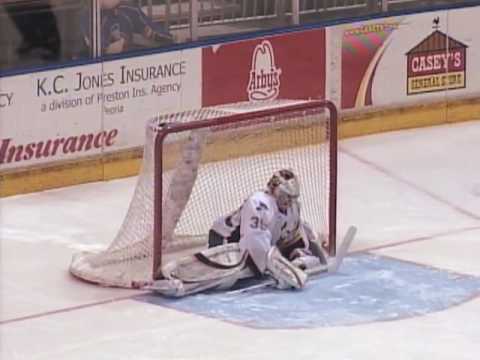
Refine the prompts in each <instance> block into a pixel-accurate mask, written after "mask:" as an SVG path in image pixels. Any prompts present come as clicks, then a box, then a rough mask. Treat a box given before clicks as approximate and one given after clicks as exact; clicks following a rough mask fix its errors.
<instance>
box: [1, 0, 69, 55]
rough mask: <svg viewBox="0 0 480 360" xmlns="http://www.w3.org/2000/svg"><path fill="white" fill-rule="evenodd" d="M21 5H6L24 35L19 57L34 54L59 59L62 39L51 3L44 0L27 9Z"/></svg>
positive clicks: (6, 9)
mask: <svg viewBox="0 0 480 360" xmlns="http://www.w3.org/2000/svg"><path fill="white" fill-rule="evenodd" d="M20 5H21V4H18V5H17V4H15V3H12V4H7V5H5V6H4V7H5V11H6V13H7V14H8V15H9V17H10V19H11V20H12V22H13V23H14V24H15V26H16V28H17V30H18V32H19V33H20V35H21V36H22V40H21V43H20V45H19V46H18V48H17V49H16V50H17V54H18V56H19V58H25V57H32V56H33V57H38V58H42V59H44V60H48V61H55V60H59V58H60V50H61V39H60V33H59V30H58V26H57V18H56V17H55V14H54V12H53V10H52V7H51V5H50V3H48V2H43V3H42V4H41V5H39V6H38V7H36V8H34V9H28V8H27V9H25V8H22V7H21V6H20Z"/></svg>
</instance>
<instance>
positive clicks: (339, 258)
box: [227, 226, 357, 295]
mask: <svg viewBox="0 0 480 360" xmlns="http://www.w3.org/2000/svg"><path fill="white" fill-rule="evenodd" d="M356 233H357V228H356V227H355V226H350V227H349V228H348V230H347V233H346V234H345V236H344V238H343V241H342V244H341V245H340V248H339V249H338V251H337V255H336V256H335V257H334V258H333V259H332V260H331V261H329V262H328V263H327V264H326V265H319V266H316V267H314V268H311V269H307V270H305V272H306V273H307V275H308V276H309V277H310V276H315V277H319V276H321V275H331V274H334V273H336V272H337V271H338V269H339V268H340V266H341V265H342V263H343V259H344V258H345V256H346V255H347V254H348V249H349V248H350V245H351V244H352V241H353V239H354V237H355V234H356ZM275 284H276V280H275V279H273V278H270V279H267V280H265V281H262V282H261V283H260V284H255V285H252V286H248V287H245V288H241V289H237V290H232V291H228V292H227V294H229V295H234V294H242V293H247V292H251V291H254V290H259V289H264V288H266V287H270V286H274V285H275Z"/></svg>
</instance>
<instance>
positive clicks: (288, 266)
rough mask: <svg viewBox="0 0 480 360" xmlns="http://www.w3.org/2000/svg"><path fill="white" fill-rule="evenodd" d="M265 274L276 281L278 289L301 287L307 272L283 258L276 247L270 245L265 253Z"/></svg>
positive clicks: (303, 284) (305, 280)
mask: <svg viewBox="0 0 480 360" xmlns="http://www.w3.org/2000/svg"><path fill="white" fill-rule="evenodd" d="M265 273H266V274H268V275H270V276H271V277H272V278H274V279H275V280H276V281H277V284H276V286H277V288H279V289H289V288H295V289H301V288H303V287H304V286H305V283H306V282H307V278H308V276H307V274H306V273H305V272H304V271H302V270H301V269H300V268H298V267H296V266H294V265H293V264H292V263H291V262H290V261H288V260H287V259H285V258H284V257H283V256H282V254H281V253H280V251H279V250H278V248H277V247H272V248H271V249H270V250H269V251H268V255H267V269H266V271H265Z"/></svg>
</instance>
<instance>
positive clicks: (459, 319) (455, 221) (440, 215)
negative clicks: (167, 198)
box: [0, 121, 480, 360]
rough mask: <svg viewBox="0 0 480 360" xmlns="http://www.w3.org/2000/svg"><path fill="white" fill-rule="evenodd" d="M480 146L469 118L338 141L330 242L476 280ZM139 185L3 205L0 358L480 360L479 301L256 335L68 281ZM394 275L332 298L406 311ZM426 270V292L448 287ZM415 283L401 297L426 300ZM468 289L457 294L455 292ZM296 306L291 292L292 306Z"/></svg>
mask: <svg viewBox="0 0 480 360" xmlns="http://www.w3.org/2000/svg"><path fill="white" fill-rule="evenodd" d="M479 139H480V122H479V121H475V122H468V123H462V124H455V125H445V126H438V127H433V128H424V129H417V130H408V131H401V132H392V133H388V134H381V135H373V136H366V137H362V138H356V139H350V140H346V141H342V142H341V144H340V148H341V150H340V151H341V153H340V158H339V166H340V168H339V172H340V176H339V199H338V205H339V217H338V220H339V224H338V225H339V229H338V232H339V234H343V233H344V232H345V231H346V229H347V227H348V226H349V225H350V224H355V225H356V226H357V227H358V234H357V236H358V238H357V239H356V240H355V243H354V245H353V250H355V251H357V252H358V251H362V250H368V249H374V250H372V251H371V252H370V253H369V254H371V255H366V254H364V253H356V257H357V256H359V258H358V259H361V258H362V257H363V256H374V255H381V258H382V259H383V258H384V256H387V257H392V258H394V259H398V260H402V263H404V261H408V262H412V266H414V267H415V266H418V267H420V268H422V267H423V268H425V267H426V268H427V269H428V268H429V267H434V268H438V269H439V270H442V269H443V270H448V271H449V272H452V273H454V274H458V275H459V276H462V277H463V279H467V277H468V279H470V280H472V281H473V282H472V283H473V284H475V281H476V279H478V277H480V261H479V254H480V201H479V196H478V191H477V190H476V189H478V187H479V184H480V179H479V177H480V162H479V161H478V154H479V151H478V149H479V143H478V141H479ZM134 185H135V179H133V178H132V179H125V180H115V181H110V182H106V183H95V184H87V185H81V186H74V187H70V188H64V189H57V190H52V191H45V192H40V193H36V194H30V195H22V196H15V197H10V198H6V199H2V200H0V206H1V207H0V211H1V214H0V216H1V218H0V221H1V223H0V225H1V227H0V237H1V242H0V246H1V249H0V250H1V253H0V254H1V262H0V267H1V268H0V270H1V271H0V321H1V322H2V323H1V324H0V358H1V359H2V360H11V359H22V360H23V359H25V360H27V359H28V360H54V359H62V360H64V359H67V360H76V359H78V360H80V359H81V360H85V359H95V360H96V359H112V360H113V359H115V360H123V359H142V360H143V359H152V360H153V359H155V360H159V359H192V360H193V359H195V360H197V359H222V360H234V359H255V360H257V359H277V360H283V359H285V360H287V359H288V360H291V359H321V358H325V359H329V360H334V359H343V360H345V359H355V360H363V359H365V360H367V359H368V360H371V359H389V360H397V359H398V360H405V359H419V360H420V359H421V360H424V359H435V360H439V359H444V360H447V359H448V360H452V359H455V360H467V359H472V360H473V359H475V360H476V359H478V356H479V354H480V317H479V316H480V315H479V314H480V298H479V297H478V296H473V297H472V298H471V299H470V300H469V301H465V300H468V299H464V298H462V299H461V301H459V302H457V303H455V304H456V305H455V306H451V305H453V303H451V302H448V299H451V293H449V292H448V293H445V294H444V297H443V298H442V294H435V295H436V296H437V300H436V301H438V304H440V305H442V304H443V305H444V306H440V307H439V308H438V309H436V310H435V311H433V312H428V311H419V312H418V314H414V315H413V316H406V317H402V318H401V319H400V318H396V319H395V314H394V313H392V314H390V315H391V317H392V318H393V320H391V321H381V322H378V321H375V318H373V319H371V321H359V322H351V323H350V324H347V322H345V323H343V324H341V323H338V322H337V323H336V325H335V326H331V324H323V325H322V326H312V327H310V328H308V329H298V328H290V329H288V326H284V327H282V326H278V327H277V328H276V329H258V328H251V327H246V326H243V325H241V324H238V323H232V322H226V321H223V320H221V319H218V318H214V317H208V316H207V315H208V314H207V315H206V314H203V315H198V314H193V313H189V312H185V311H184V310H182V311H179V310H178V309H173V308H169V307H163V306H159V305H155V304H150V303H147V302H144V301H140V299H139V297H138V296H139V294H140V297H142V295H141V292H138V291H129V290H118V289H109V288H101V287H97V286H94V285H90V284H87V283H83V282H80V281H78V280H76V279H73V278H72V277H71V276H70V275H69V274H68V272H67V269H68V265H69V262H70V258H71V254H72V253H73V252H75V251H78V250H79V249H86V248H88V249H95V248H100V247H102V246H106V245H107V244H108V243H109V242H110V241H111V240H112V239H113V237H114V236H115V233H116V231H117V229H118V227H119V225H120V224H121V222H122V220H123V217H124V216H125V212H126V210H127V207H128V202H129V199H130V197H131V194H132V192H133V187H134ZM356 257H355V258H356ZM353 259H354V257H352V258H351V259H350V265H352V263H351V261H353ZM347 265H348V263H347ZM378 265H379V266H380V265H381V262H379V263H378ZM365 268H366V267H365ZM394 270H395V268H394V267H392V269H390V270H389V269H388V267H386V268H385V269H383V270H379V271H380V272H378V273H377V275H378V274H383V276H384V278H383V280H382V281H380V280H378V279H377V280H378V282H377V284H378V286H377V288H376V291H375V292H374V291H373V290H371V291H370V292H369V291H363V292H360V291H359V290H357V291H355V287H353V286H349V285H348V282H347V283H343V286H344V287H342V283H341V282H338V283H335V286H340V287H339V288H336V291H339V292H342V293H344V294H348V292H349V288H351V289H352V290H351V291H352V295H354V296H353V298H352V299H355V300H354V301H357V302H358V303H360V304H361V303H362V302H363V305H364V306H365V309H368V310H369V311H371V313H370V314H375V311H377V310H378V308H377V307H375V306H373V305H372V304H371V303H370V302H371V301H373V300H372V299H373V296H370V297H369V294H370V295H372V294H375V298H376V299H378V298H379V299H381V300H382V301H385V302H387V301H390V302H392V301H393V302H395V301H398V302H399V304H397V305H399V306H401V305H403V306H411V304H410V305H409V303H408V302H407V301H406V300H405V297H404V296H398V298H397V299H395V297H387V294H389V292H388V291H387V290H388V289H387V287H386V285H385V284H387V283H388V284H390V285H392V286H393V285H395V283H396V282H397V284H398V282H399V281H401V277H399V276H394V274H395V271H394ZM358 271H359V272H360V271H362V270H361V269H360V270H358ZM382 271H383V272H382ZM389 271H390V272H389ZM365 273H366V271H365ZM427 273H428V272H427ZM434 273H435V272H434ZM434 273H432V277H431V281H430V282H428V281H426V282H425V283H424V285H423V286H425V287H427V288H428V286H429V284H430V285H432V284H435V283H437V284H438V279H443V278H442V277H439V278H435V277H434V276H433V274H434ZM465 276H467V277H465ZM426 279H427V280H428V276H427V278H426ZM329 281H333V282H334V279H333V278H332V279H330V280H329ZM423 281H425V277H422V283H423ZM436 281H437V282H436ZM472 283H469V284H470V285H471V284H472ZM346 284H347V285H346ZM382 284H383V285H382ZM332 285H334V284H333V283H332ZM417 285H418V286H417V287H416V288H410V287H407V288H406V289H407V290H408V291H413V290H415V289H416V290H418V291H421V290H422V287H421V284H420V282H419V284H417ZM460 285H461V284H459V286H460ZM470 285H468V286H470ZM382 286H384V288H382ZM468 286H466V285H465V286H463V287H462V286H460V287H457V288H454V290H455V289H456V290H455V291H458V293H457V294H460V293H461V292H462V291H464V290H465V289H467V290H468ZM474 286H475V285H474ZM419 289H420V290H419ZM334 290H335V288H333V290H332V291H334ZM366 290H368V289H366ZM383 290H385V291H383ZM474 290H475V289H473V290H472V292H471V293H475V292H474ZM452 291H453V290H452ZM382 294H384V296H383V297H382ZM426 294H430V295H431V294H432V293H431V292H426ZM403 295H404V294H403ZM301 296H302V294H301V293H298V294H295V296H289V298H290V299H291V301H290V305H291V307H292V308H295V306H296V300H295V299H296V297H301ZM428 299H430V298H428ZM250 300H251V299H250ZM266 301H268V299H266ZM369 301H370V302H369ZM247 303H248V302H247V301H245V306H247ZM260 305H261V303H260V302H257V303H256V306H258V307H259V309H260V311H261V306H260ZM265 306H268V303H266V304H265ZM342 309H343V310H344V309H345V308H342V307H341V306H340V305H339V306H338V308H337V307H335V306H330V307H328V308H325V307H322V306H321V305H319V308H318V310H319V313H318V314H315V318H321V316H320V315H321V311H324V312H328V314H325V317H324V319H328V318H332V316H333V315H334V312H335V311H338V312H341V311H342ZM208 310H209V311H215V309H208ZM217 311H219V312H220V311H222V309H221V308H218V309H217ZM367 315H368V312H367V310H364V312H363V313H362V312H360V313H357V316H360V317H363V320H364V319H365V317H366V316H367ZM282 316H283V315H282V313H281V312H280V313H279V314H278V318H281V317H282ZM289 316H290V315H289ZM339 317H340V318H342V315H341V314H340V315H339ZM233 320H234V319H232V321H233ZM360 320H362V319H360ZM279 328H281V329H279Z"/></svg>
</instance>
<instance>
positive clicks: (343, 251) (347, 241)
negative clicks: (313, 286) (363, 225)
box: [328, 225, 357, 273]
mask: <svg viewBox="0 0 480 360" xmlns="http://www.w3.org/2000/svg"><path fill="white" fill-rule="evenodd" d="M356 233H357V228H356V227H355V226H353V225H352V226H350V227H349V228H348V230H347V233H346V234H345V236H344V237H343V241H342V244H341V245H340V248H339V249H338V251H337V255H336V256H335V261H334V262H333V263H332V266H331V267H330V269H329V270H328V272H332V273H334V272H337V271H338V269H339V268H340V266H341V265H342V263H343V259H344V258H345V256H347V254H348V249H349V248H350V245H351V244H352V242H353V239H354V238H355V235H356Z"/></svg>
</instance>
